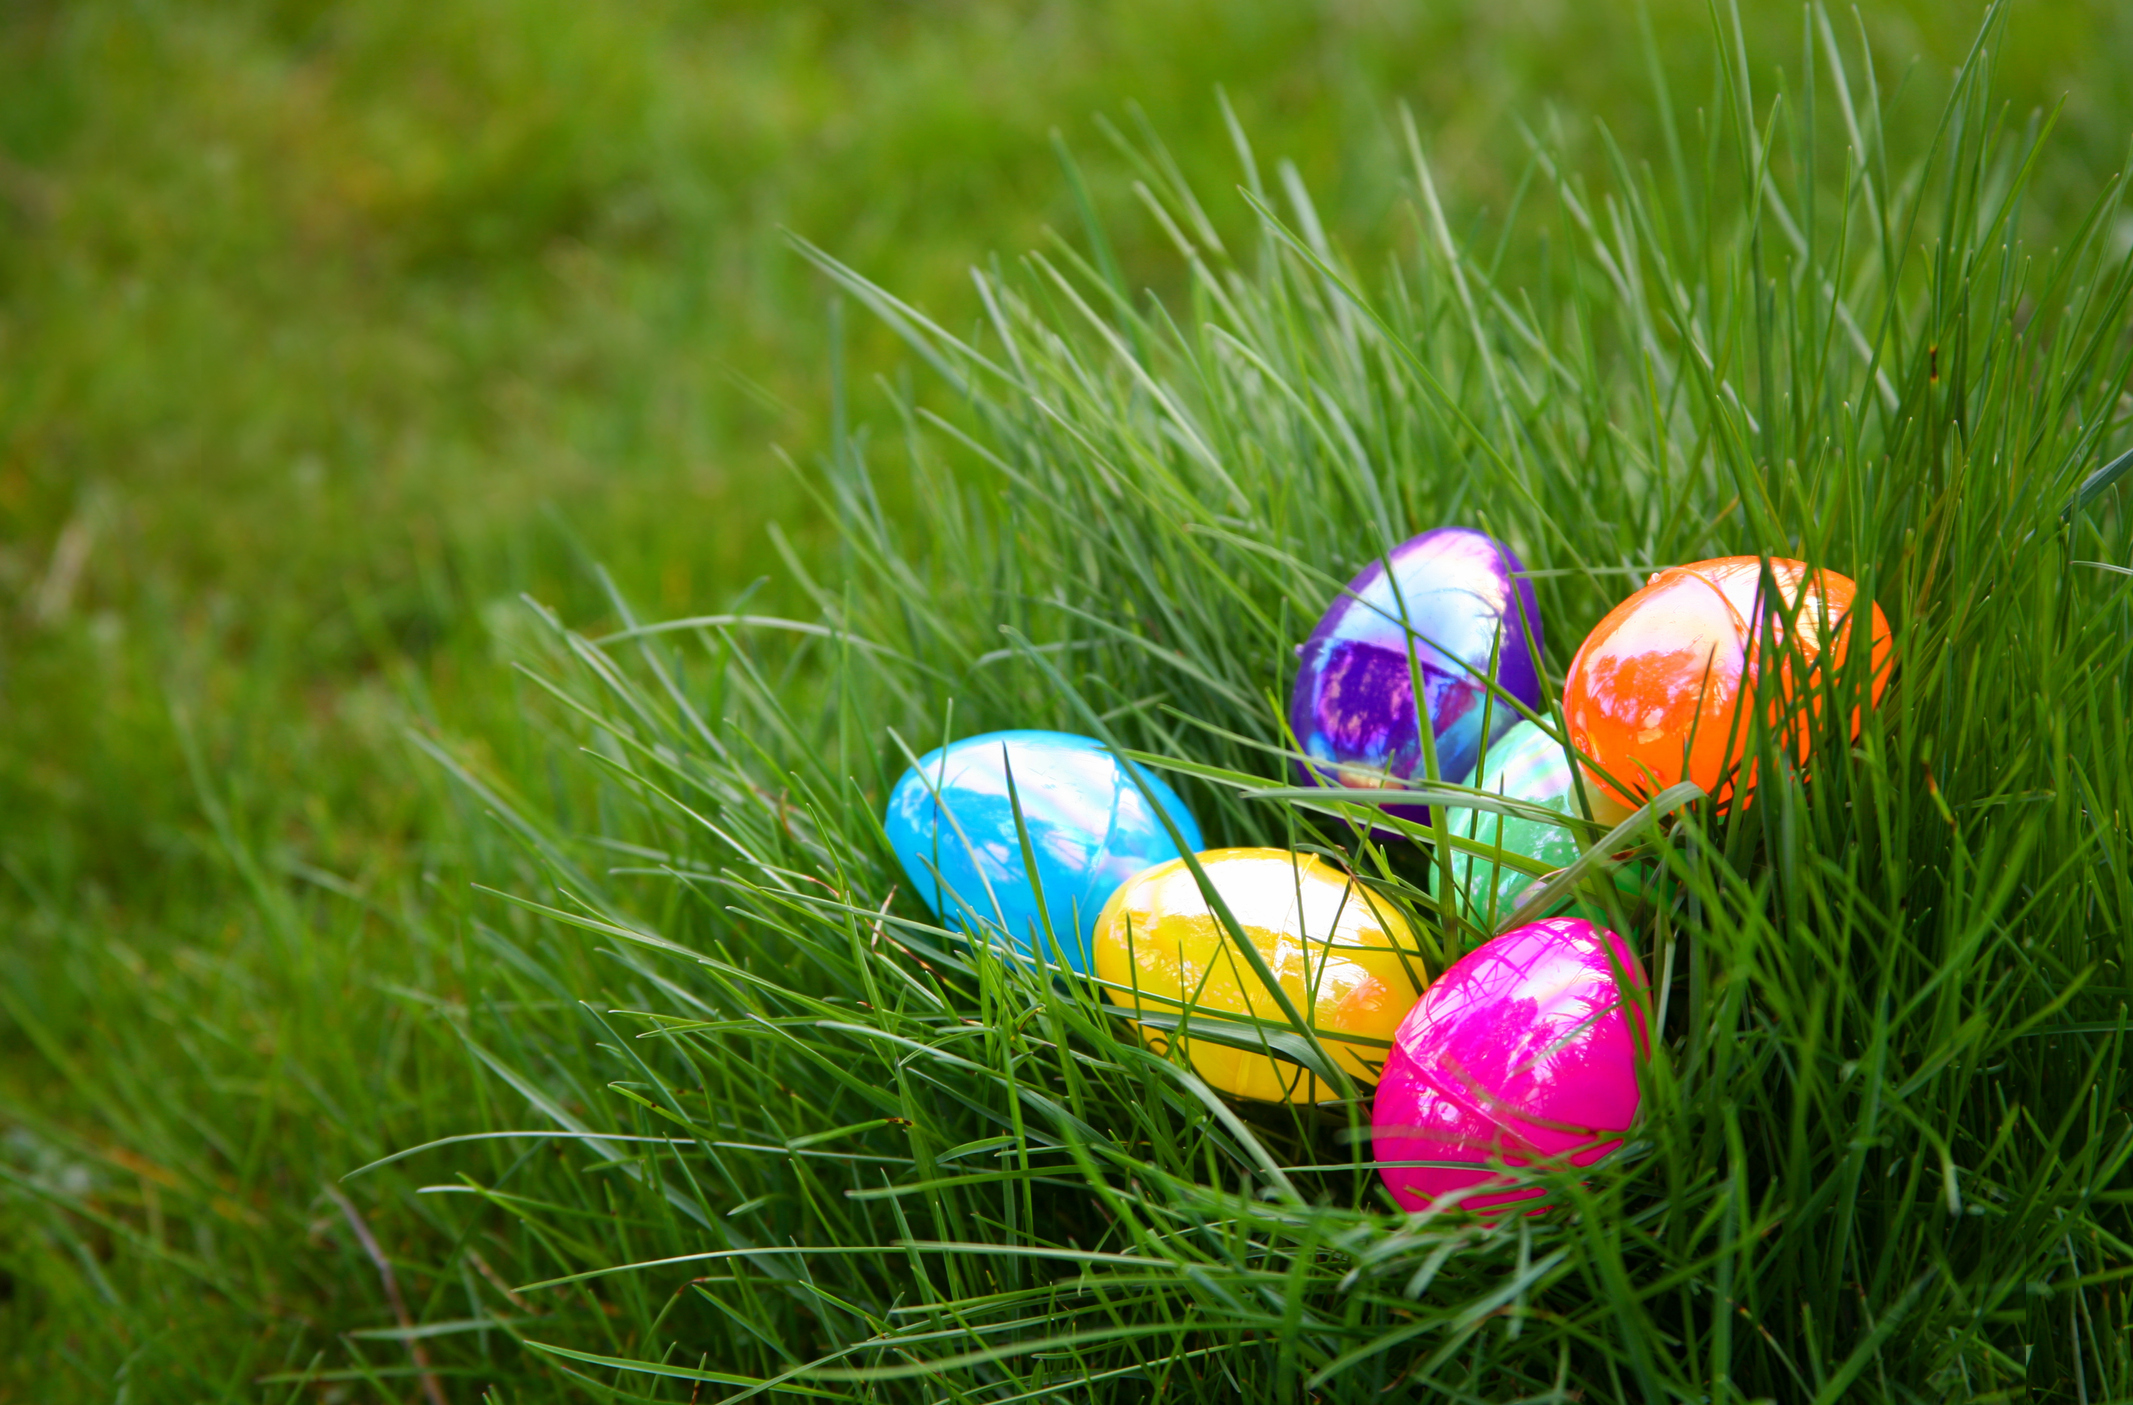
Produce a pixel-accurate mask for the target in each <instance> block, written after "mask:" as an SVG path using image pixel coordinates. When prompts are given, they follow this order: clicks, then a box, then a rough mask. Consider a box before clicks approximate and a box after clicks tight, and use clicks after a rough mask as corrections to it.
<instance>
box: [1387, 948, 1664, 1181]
mask: <svg viewBox="0 0 2133 1405" xmlns="http://www.w3.org/2000/svg"><path fill="white" fill-rule="evenodd" d="M1648 989H1649V987H1648V985H1647V983H1646V981H1645V978H1644V971H1643V968H1642V967H1641V966H1639V965H1638V963H1637V959H1636V956H1635V955H1634V954H1633V953H1632V952H1631V951H1630V950H1629V947H1628V946H1627V945H1626V944H1625V943H1624V942H1623V941H1622V939H1621V938H1620V937H1617V936H1616V935H1615V934H1614V933H1613V932H1610V931H1607V930H1605V929H1604V928H1601V927H1598V926H1595V925H1594V924H1593V923H1591V922H1588V921H1585V920H1583V919H1581V918H1574V917H1561V918H1552V919H1550V920H1547V921H1543V922H1534V923H1529V924H1528V925H1526V926H1523V927H1518V928H1515V929H1513V930H1512V931H1509V932H1506V933H1504V935H1502V936H1500V937H1498V938H1496V939H1495V940H1494V941H1491V942H1487V943H1485V944H1484V945H1482V946H1480V947H1477V948H1476V949H1475V950H1473V951H1471V952H1469V953H1468V954H1467V955H1466V956H1464V957H1462V958H1461V959H1460V960H1459V961H1458V962H1456V963H1455V964H1454V965H1453V966H1452V967H1451V969H1450V970H1448V971H1446V972H1445V973H1444V974H1443V975H1442V976H1441V977H1439V978H1438V979H1437V981H1436V982H1435V983H1434V984H1433V985H1431V986H1430V988H1429V989H1428V991H1427V992H1426V993H1424V995H1423V996H1422V998H1421V999H1420V1000H1419V1001H1417V1002H1416V1004H1415V1006H1414V1008H1413V1009H1412V1010H1411V1011H1409V1012H1408V1014H1407V1016H1406V1018H1405V1019H1403V1020H1402V1021H1401V1022H1400V1026H1399V1029H1398V1031H1397V1032H1396V1033H1395V1034H1394V1036H1393V1049H1392V1054H1391V1056H1390V1057H1389V1058H1388V1059H1387V1060H1386V1063H1385V1076H1384V1078H1383V1079H1382V1080H1381V1081H1380V1082H1379V1083H1378V1089H1377V1097H1376V1100H1375V1102H1374V1104H1373V1106H1372V1108H1371V1117H1370V1123H1371V1147H1372V1152H1371V1154H1372V1157H1373V1158H1374V1159H1375V1160H1376V1161H1377V1163H1378V1167H1379V1175H1380V1176H1382V1177H1383V1179H1384V1182H1385V1185H1386V1188H1387V1189H1388V1190H1390V1191H1391V1192H1392V1195H1393V1198H1394V1199H1395V1200H1397V1201H1398V1202H1399V1203H1400V1205H1401V1206H1402V1207H1403V1208H1405V1209H1409V1210H1420V1209H1425V1208H1428V1207H1430V1206H1432V1205H1436V1204H1438V1203H1439V1201H1440V1200H1441V1198H1442V1197H1444V1196H1446V1195H1447V1194H1449V1193H1451V1192H1454V1191H1470V1190H1471V1189H1472V1188H1474V1187H1487V1186H1490V1185H1503V1186H1506V1187H1509V1188H1507V1189H1505V1190H1501V1191H1485V1193H1482V1194H1479V1195H1475V1194H1468V1195H1466V1196H1465V1197H1463V1198H1462V1199H1461V1201H1460V1202H1459V1203H1460V1206H1461V1208H1464V1209H1467V1210H1488V1209H1490V1208H1492V1207H1497V1206H1503V1205H1508V1204H1513V1203H1516V1202H1520V1201H1526V1200H1531V1199H1534V1198H1536V1197H1538V1196H1540V1195H1542V1194H1543V1191H1542V1190H1541V1188H1540V1187H1538V1186H1532V1185H1526V1186H1513V1185H1512V1182H1511V1178H1509V1177H1507V1176H1505V1175H1504V1174H1503V1172H1502V1171H1501V1170H1499V1169H1497V1168H1496V1164H1497V1163H1500V1164H1501V1165H1503V1166H1526V1165H1532V1164H1534V1163H1535V1162H1543V1161H1551V1160H1567V1161H1568V1162H1569V1163H1570V1164H1572V1165H1576V1166H1589V1165H1591V1164H1592V1163H1593V1162H1595V1161H1598V1160H1599V1159H1600V1158H1601V1157H1603V1156H1605V1155H1606V1154H1607V1153H1608V1152H1610V1151H1612V1150H1614V1149H1615V1148H1616V1147H1618V1146H1619V1145H1620V1144H1621V1142H1620V1136H1619V1134H1620V1133H1622V1132H1625V1131H1627V1130H1628V1129H1629V1127H1630V1125H1631V1124H1632V1123H1633V1122H1634V1121H1635V1120H1636V1116H1637V1105H1638V1096H1639V1093H1638V1087H1637V1060H1638V1057H1639V1055H1640V1053H1642V1052H1643V1051H1644V1047H1645V1046H1644V1040H1645V1037H1646V1035H1645V1024H1644V1017H1643V1013H1642V1011H1641V1010H1640V1009H1639V1008H1638V1006H1639V1002H1640V1001H1641V1000H1643V999H1645V998H1646V995H1647V992H1648ZM1425 1161H1426V1162H1436V1163H1440V1164H1437V1165H1428V1166H1424V1165H1415V1164H1403V1163H1415V1162H1425ZM1446 1162H1456V1163H1464V1164H1461V1165H1451V1166H1448V1165H1444V1164H1441V1163H1446ZM1535 1208H1538V1207H1535Z"/></svg>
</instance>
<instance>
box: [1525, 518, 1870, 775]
mask: <svg viewBox="0 0 2133 1405" xmlns="http://www.w3.org/2000/svg"><path fill="white" fill-rule="evenodd" d="M1766 565H1767V570H1768V575H1767V579H1768V580H1769V581H1770V582H1771V583H1773V584H1774V585H1775V587H1776V589H1775V591H1774V592H1771V593H1767V594H1766V592H1765V590H1764V583H1765V580H1766V575H1765V568H1766ZM1857 592H1858V587H1857V585H1856V584H1855V583H1854V582H1853V581H1852V580H1851V579H1850V578H1848V577H1846V576H1841V575H1838V574H1837V573H1836V572H1835V571H1811V570H1809V569H1808V567H1807V565H1806V564H1805V563H1804V562H1800V561H1787V560H1781V559H1773V560H1770V561H1768V562H1767V563H1766V562H1765V561H1764V560H1763V558H1761V557H1756V556H1728V557H1723V558H1720V559H1717V560H1712V561H1698V562H1695V563H1694V564H1692V565H1688V566H1676V567H1672V568H1670V569H1668V570H1664V571H1660V572H1658V573H1657V574H1655V575H1653V576H1652V578H1651V580H1650V582H1649V583H1648V584H1647V585H1646V586H1645V587H1644V588H1643V589H1642V590H1640V591H1638V592H1637V593H1636V594H1635V595H1632V596H1630V597H1629V598H1628V599H1627V600H1624V601H1623V602H1622V603H1621V604H1619V605H1617V606H1615V608H1614V609H1613V610H1612V611H1610V612H1609V613H1608V614H1607V616H1606V618H1604V619H1602V620H1601V621H1600V622H1599V624H1598V625H1596V626H1595V627H1594V628H1593V631H1592V633H1591V634H1589V635H1587V636H1586V638H1585V642H1584V643H1583V644H1582V645H1580V646H1579V648H1578V652H1577V657H1576V658H1575V659H1574V660H1572V662H1571V665H1570V671H1569V673H1568V674H1567V675H1566V677H1565V680H1564V687H1563V716H1564V719H1565V721H1566V723H1567V724H1568V726H1569V730H1570V741H1571V744H1572V745H1573V746H1575V747H1576V748H1577V749H1578V751H1579V752H1580V753H1582V754H1583V755H1585V756H1586V757H1588V758H1590V759H1591V761H1592V762H1593V763H1594V765H1593V766H1588V767H1587V775H1588V777H1589V778H1590V780H1591V781H1592V783H1593V785H1594V786H1595V787H1596V788H1597V789H1598V790H1599V792H1600V793H1601V794H1602V795H1604V796H1606V797H1607V798H1608V799H1610V800H1612V801H1614V802H1616V803H1619V804H1623V805H1628V806H1631V807H1634V806H1636V805H1639V804H1642V803H1643V802H1644V801H1645V800H1647V799H1649V798H1650V797H1651V796H1653V795H1656V794H1658V793H1659V792H1660V791H1661V790H1664V789H1665V788H1666V787H1668V786H1670V785H1674V784H1676V783H1678V782H1680V781H1683V780H1688V781H1693V782H1695V783H1696V784H1697V785H1698V786H1700V787H1701V788H1702V789H1703V790H1704V791H1705V793H1707V794H1709V795H1711V796H1713V797H1714V798H1715V799H1717V800H1718V801H1719V803H1720V804H1722V805H1723V804H1727V803H1729V802H1731V801H1732V800H1733V799H1734V798H1735V792H1736V790H1737V791H1738V792H1739V794H1740V797H1741V798H1743V799H1745V798H1746V797H1748V796H1750V795H1752V794H1753V791H1754V772H1753V767H1752V765H1747V766H1744V765H1743V761H1744V759H1745V758H1746V755H1747V751H1748V748H1749V746H1750V743H1751V738H1750V736H1749V732H1750V728H1749V725H1748V721H1749V719H1748V713H1747V712H1746V711H1745V710H1744V709H1743V707H1742V702H1743V700H1744V699H1747V698H1750V697H1752V696H1754V695H1755V692H1756V688H1757V685H1758V681H1759V679H1760V678H1761V677H1762V675H1763V673H1764V672H1765V671H1766V670H1768V669H1770V668H1772V667H1773V666H1774V667H1775V669H1776V688H1775V689H1774V693H1773V699H1772V701H1771V703H1770V709H1769V715H1768V716H1767V717H1766V718H1765V719H1764V721H1765V724H1766V725H1767V726H1768V727H1769V728H1771V729H1772V731H1773V732H1774V734H1775V736H1776V738H1777V740H1778V743H1779V745H1780V746H1781V747H1782V748H1783V749H1784V750H1785V751H1786V752H1787V753H1788V754H1790V755H1791V756H1792V758H1793V759H1794V761H1796V762H1800V763H1804V762H1805V761H1806V760H1807V758H1808V753H1809V750H1810V747H1811V742H1812V737H1813V734H1814V731H1815V728H1816V723H1817V720H1818V719H1819V717H1820V715H1821V708H1822V695H1823V693H1824V691H1825V690H1826V689H1827V688H1828V687H1829V685H1830V682H1831V681H1832V679H1834V678H1835V677H1836V676H1837V675H1838V674H1839V672H1840V670H1842V669H1843V668H1844V665H1845V662H1846V659H1847V657H1848V655H1849V652H1850V647H1851V634H1852V619H1853V616H1854V615H1855V614H1857V613H1858V605H1859V603H1860V602H1859V601H1858V600H1857V598H1856V597H1857ZM1865 603H1866V608H1867V611H1868V613H1869V635H1870V644H1869V654H1868V676H1869V680H1870V681H1869V686H1868V694H1869V697H1868V701H1869V703H1870V704H1873V703H1879V702H1880V700H1881V694H1882V692H1883V690H1884V689H1885V688H1886V687H1887V686H1888V680H1889V667H1890V652H1891V640H1890V635H1889V622H1888V618H1887V617H1886V616H1885V615H1883V614H1882V613H1881V608H1880V607H1879V606H1878V605H1875V604H1873V603H1872V602H1871V601H1868V602H1865ZM1788 617H1789V618H1790V627H1789V628H1788V627H1787V620H1788ZM1860 724H1861V715H1860V711H1859V710H1857V709H1855V710H1854V711H1853V713H1852V719H1851V730H1852V735H1854V736H1857V735H1858V732H1859V727H1860ZM1603 772H1604V773H1605V774H1602V773H1603Z"/></svg>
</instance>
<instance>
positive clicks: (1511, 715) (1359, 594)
mask: <svg viewBox="0 0 2133 1405" xmlns="http://www.w3.org/2000/svg"><path fill="white" fill-rule="evenodd" d="M1388 563H1389V564H1390V567H1391V569H1390V570H1389V571H1388V570H1387V565H1388ZM1523 571H1524V567H1523V566H1521V565H1520V564H1519V560H1518V558H1517V557H1516V556H1515V555H1513V554H1512V552H1511V549H1510V548H1509V547H1508V546H1505V545H1504V544H1503V543H1502V542H1500V541H1497V540H1496V539H1495V538H1494V537H1491V536H1488V535H1487V534H1486V533H1483V532H1477V531H1473V530H1472V529H1470V528H1466V527H1440V528H1438V529H1436V530H1435V531H1431V532H1424V533H1423V534H1422V535H1420V536H1418V537H1413V538H1410V539H1409V540H1407V541H1405V542H1402V543H1401V544H1400V545H1399V546H1397V547H1395V548H1394V549H1393V550H1392V552H1391V553H1390V555H1389V556H1388V557H1387V559H1386V560H1383V561H1375V562H1372V563H1371V565H1370V567H1369V568H1368V569H1367V570H1365V571H1363V572H1362V574H1360V575H1358V576H1357V577H1356V578H1355V579H1354V580H1352V581H1350V582H1349V583H1348V586H1347V588H1346V589H1345V590H1343V591H1342V592H1341V595H1340V598H1339V599H1338V600H1336V601H1334V603H1333V606H1332V608H1330V609H1328V610H1327V611H1326V613H1325V616H1324V618H1322V619H1321V620H1320V621H1319V622H1318V626H1317V628H1315V629H1314V630H1312V632H1311V637H1310V639H1309V640H1307V641H1306V642H1305V643H1304V645H1303V647H1302V648H1301V649H1300V650H1299V651H1298V655H1299V658H1300V659H1301V661H1302V666H1301V668H1300V669H1299V670H1298V672H1297V676H1296V687H1295V691H1294V692H1293V693H1292V694H1291V697H1290V703H1289V724H1290V726H1291V727H1292V728H1294V730H1295V733H1296V740H1297V744H1298V745H1299V746H1300V747H1301V748H1302V750H1303V752H1304V754H1305V755H1306V756H1307V757H1308V758H1309V760H1308V762H1306V763H1301V764H1299V766H1298V772H1299V774H1300V775H1301V777H1302V779H1303V781H1304V783H1305V784H1308V785H1341V786H1349V787H1355V788H1371V787H1383V786H1388V785H1391V786H1398V785H1400V784H1402V783H1404V782H1407V781H1410V780H1416V779H1421V778H1425V777H1426V776H1427V774H1428V772H1427V768H1426V767H1425V766H1424V764H1423V762H1424V757H1423V752H1422V739H1421V733H1420V731H1419V724H1418V720H1417V712H1416V698H1415V684H1416V682H1417V680H1418V679H1419V681H1420V684H1421V689H1422V699H1421V703H1422V714H1421V715H1422V716H1423V717H1426V718H1427V720H1428V724H1429V727H1430V733H1431V736H1432V737H1433V738H1434V742H1435V748H1436V752H1437V774H1438V775H1439V776H1440V777H1442V778H1444V779H1447V780H1450V779H1455V778H1457V777H1459V776H1463V775H1465V774H1467V772H1469V771H1471V770H1472V769H1473V768H1474V759H1475V757H1476V756H1477V755H1478V754H1479V752H1480V750H1481V740H1482V737H1481V734H1482V726H1483V719H1484V716H1485V715H1486V716H1487V718H1488V726H1489V731H1490V734H1491V737H1492V738H1494V737H1500V736H1502V735H1503V734H1504V733H1505V732H1507V731H1509V730H1510V729H1511V728H1512V727H1513V726H1514V725H1515V724H1516V723H1517V722H1518V721H1519V712H1518V710H1517V708H1515V707H1513V706H1512V705H1511V704H1510V703H1508V702H1506V701H1505V700H1504V699H1503V698H1501V697H1498V698H1496V699H1495V701H1494V703H1493V704H1491V703H1490V701H1489V689H1488V686H1487V681H1488V677H1489V669H1490V664H1491V660H1492V659H1493V660H1494V662H1495V669H1496V682H1497V686H1498V687H1499V688H1501V689H1502V690H1503V691H1504V692H1505V693H1508V694H1509V695H1510V696H1511V697H1514V698H1517V699H1518V700H1519V701H1520V702H1522V703H1524V704H1525V705H1526V706H1527V707H1529V708H1534V709H1538V708H1539V706H1540V700H1541V692H1540V673H1539V669H1538V668H1537V667H1536V664H1535V660H1536V659H1537V658H1538V656H1539V651H1540V647H1541V619H1540V608H1539V606H1538V605H1537V604H1536V603H1535V601H1534V597H1533V587H1532V586H1531V585H1530V584H1529V583H1528V582H1527V581H1526V580H1525V579H1524V578H1523V576H1522V574H1521V573H1522V572H1523ZM1410 652H1411V653H1412V657H1413V667H1412V668H1410V665H1409V656H1410ZM1392 813H1394V814H1396V815H1399V816H1401V817H1403V818H1409V819H1414V820H1417V821H1420V820H1421V819H1422V818H1423V817H1424V816H1425V815H1426V814H1427V810H1426V809H1424V808H1423V807H1420V806H1405V807H1395V808H1394V809H1393V810H1392Z"/></svg>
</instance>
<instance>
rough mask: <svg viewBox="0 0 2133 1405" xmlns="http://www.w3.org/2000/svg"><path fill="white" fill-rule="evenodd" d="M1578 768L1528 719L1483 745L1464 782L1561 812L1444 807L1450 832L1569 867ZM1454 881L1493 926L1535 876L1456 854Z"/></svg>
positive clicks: (1474, 913)
mask: <svg viewBox="0 0 2133 1405" xmlns="http://www.w3.org/2000/svg"><path fill="white" fill-rule="evenodd" d="M1577 780H1578V778H1577V771H1576V769H1575V767H1574V766H1573V764H1572V762H1571V760H1570V758H1569V757H1568V756H1567V755H1566V754H1565V753H1564V751H1563V744H1562V743H1561V742H1559V741H1557V740H1556V739H1555V738H1554V737H1551V736H1549V735H1548V734H1547V733H1546V732H1544V731H1542V730H1541V729H1540V728H1539V727H1538V726H1536V725H1535V724H1534V723H1532V722H1524V721H1522V722H1520V723H1519V724H1518V725H1517V726H1515V727H1513V728H1512V729H1511V730H1510V731H1508V732H1506V733H1504V736H1503V740H1501V741H1496V742H1491V743H1489V748H1488V751H1487V753H1486V754H1485V755H1484V756H1483V758H1482V769H1481V770H1480V771H1479V772H1478V773H1476V774H1472V775H1469V776H1467V777H1466V778H1465V780H1464V781H1463V784H1465V785H1466V786H1467V787H1468V788H1470V789H1473V790H1485V791H1488V792H1489V793H1491V794H1493V795H1501V796H1503V797H1504V798H1505V799H1507V800H1523V801H1525V802H1526V803H1528V804H1530V805H1542V806H1546V807H1547V808H1548V809H1550V810H1553V811H1555V812H1556V813H1557V814H1559V815H1561V816H1563V819H1564V822H1563V823H1560V824H1551V823H1549V822H1548V821H1546V820H1541V819H1535V818H1530V817H1528V816H1525V815H1506V814H1501V813H1499V812H1496V811H1493V810H1470V809H1464V808H1460V809H1454V808H1453V807H1451V806H1449V805H1447V806H1446V807H1445V819H1446V822H1447V824H1448V825H1449V827H1450V829H1451V832H1452V833H1453V834H1455V835H1459V836H1460V837H1462V838H1466V839H1470V840H1472V841H1474V842H1475V843H1477V844H1487V845H1492V846H1494V847H1497V848H1501V849H1502V850H1504V851H1505V852H1506V853H1509V854H1516V855H1518V856H1519V857H1521V858H1527V859H1531V860H1533V861H1534V862H1535V863H1537V864H1539V865H1541V867H1542V868H1543V869H1558V868H1568V867H1569V866H1570V865H1571V864H1572V863H1573V862H1575V861H1576V859H1577V856H1578V848H1579V844H1578V839H1579V835H1578V831H1576V830H1574V829H1572V828H1571V827H1570V825H1569V823H1568V821H1569V819H1570V818H1571V817H1572V816H1574V815H1576V814H1577V813H1578V808H1577V805H1578V796H1577ZM1452 881H1453V883H1454V884H1455V885H1456V886H1457V887H1458V889H1459V892H1460V894H1461V896H1462V897H1463V898H1464V899H1465V904H1466V909H1467V912H1468V914H1469V915H1470V916H1471V917H1472V919H1473V920H1474V921H1476V922H1478V923H1480V924H1482V925H1483V926H1494V925H1495V924H1496V922H1497V920H1498V919H1499V918H1503V917H1506V916H1508V915H1509V914H1510V911H1511V908H1512V905H1513V904H1514V903H1516V902H1517V901H1518V895H1519V894H1520V893H1523V892H1524V891H1525V890H1526V889H1527V888H1529V887H1531V886H1532V885H1533V883H1534V881H1535V876H1534V875H1533V874H1531V873H1529V872H1526V871H1525V870H1523V869H1518V868H1513V867H1511V866H1510V865H1508V864H1499V863H1497V862H1495V861H1494V860H1492V859H1489V858H1487V857H1484V856H1481V855H1477V854H1472V853H1467V852H1463V851H1456V850H1455V851H1454V853H1453V855H1452Z"/></svg>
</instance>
